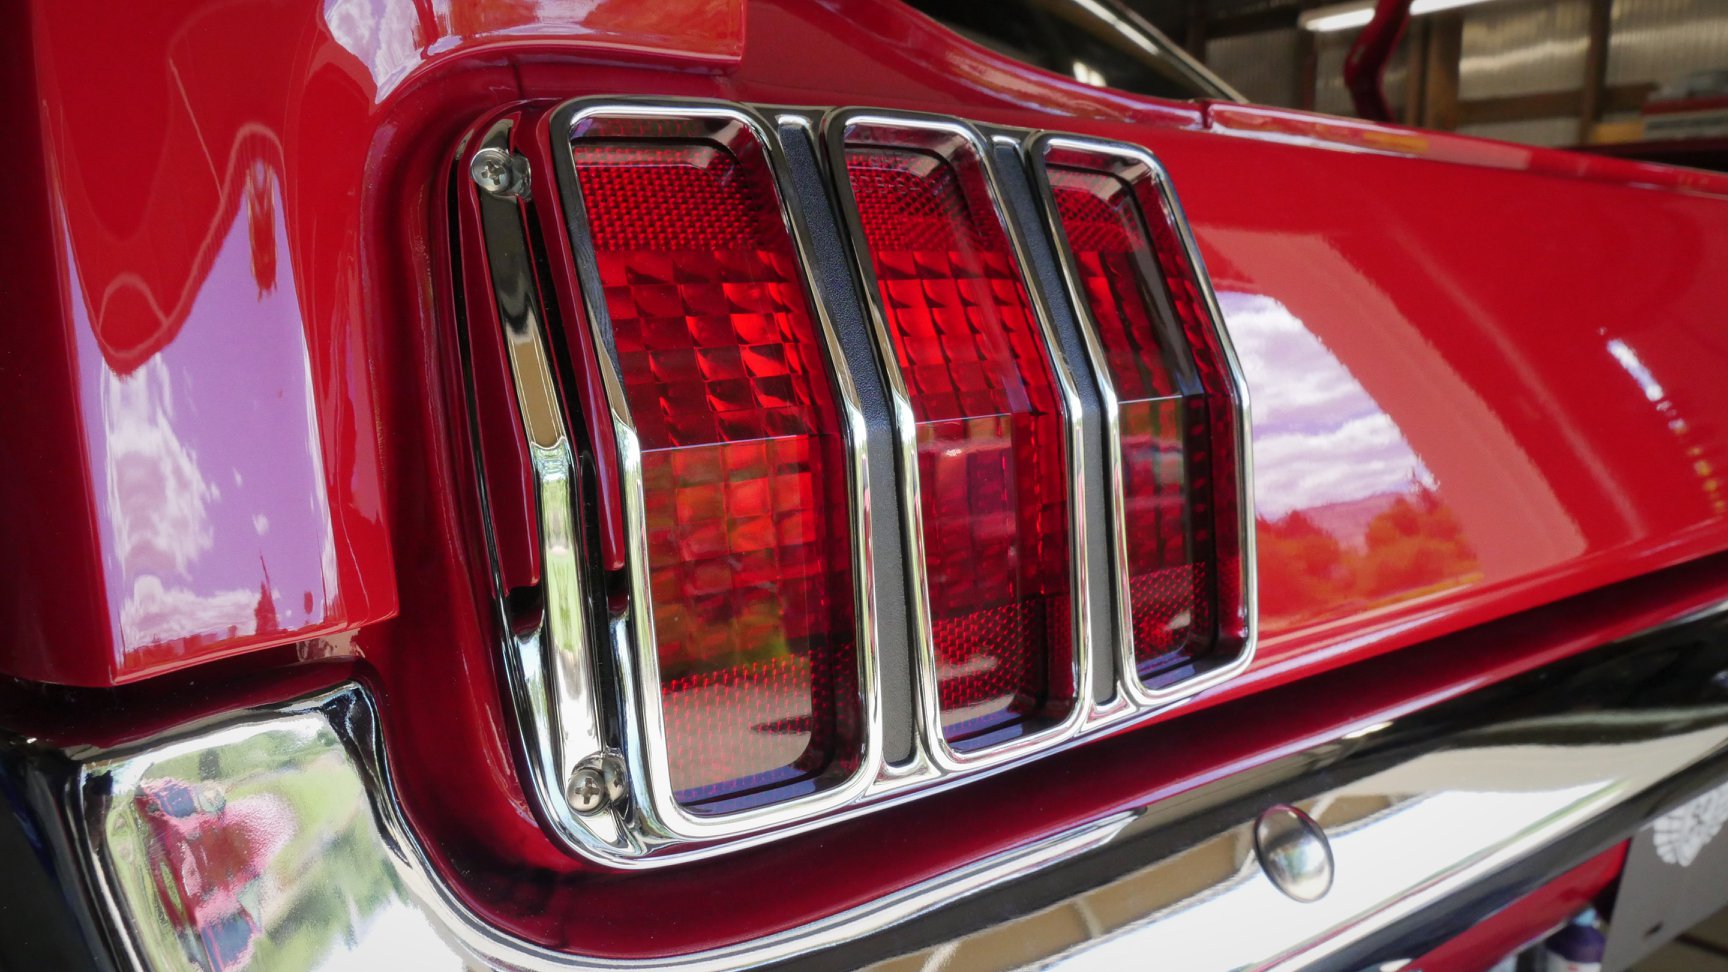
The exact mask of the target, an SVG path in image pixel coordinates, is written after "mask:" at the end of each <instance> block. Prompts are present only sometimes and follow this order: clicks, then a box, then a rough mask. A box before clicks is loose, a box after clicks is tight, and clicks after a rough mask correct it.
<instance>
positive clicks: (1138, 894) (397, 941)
mask: <svg viewBox="0 0 1728 972" xmlns="http://www.w3.org/2000/svg"><path fill="white" fill-rule="evenodd" d="M1722 618H1723V615H1722V613H1720V612H1716V613H1712V614H1710V615H1708V616H1702V617H1695V618H1692V619H1689V620H1686V621H1683V622H1676V623H1675V624H1674V625H1670V626H1667V627H1665V628H1663V629H1662V630H1661V631H1658V632H1653V633H1651V634H1649V635H1645V636H1641V637H1640V638H1638V639H1634V640H1632V641H1629V642H1623V643H1620V644H1616V645H1610V646H1607V647H1604V648H1600V649H1597V650H1595V651H1592V652H1588V653H1586V654H1584V655H1582V656H1578V657H1576V658H1573V659H1569V660H1567V661H1565V662H1561V663H1558V664H1556V665H1552V666H1549V667H1548V668H1545V669H1541V670H1538V671H1536V672H1533V673H1530V674H1528V675H1524V676H1519V677H1518V678H1514V679H1511V680H1508V681H1506V682H1503V683H1500V684H1497V685H1494V686H1490V687H1487V688H1483V689H1480V690H1478V691H1476V692H1473V693H1471V694H1469V695H1465V696H1462V697H1459V698H1456V699H1453V700H1451V701H1447V702H1444V703H1441V704H1438V705H1434V706H1430V707H1428V708H1424V709H1420V710H1418V711H1415V712H1411V713H1408V714H1406V715H1402V716H1399V717H1397V718H1394V719H1390V720H1388V721H1385V722H1383V723H1381V724H1379V725H1374V726H1370V727H1369V728H1368V729H1365V730H1358V731H1356V732H1352V733H1350V734H1348V735H1346V736H1342V737H1339V738H1334V739H1328V740H1325V741H1322V742H1318V743H1315V744H1311V745H1307V746H1305V747H1303V748H1302V749H1300V751H1296V752H1293V753H1291V754H1290V755H1287V756H1285V757H1283V758H1280V759H1277V760H1274V761H1272V762H1269V763H1263V764H1260V765H1257V766H1253V767H1251V768H1244V769H1242V770H1241V771H1240V772H1236V773H1234V774H1232V775H1230V776H1227V777H1225V778H1223V779H1221V780H1219V781H1218V782H1216V783H1213V784H1210V785H1207V786H1204V787H1201V788H1198V789H1195V790H1190V791H1187V792H1184V793H1181V794H1179V795H1176V796H1172V797H1169V798H1167V799H1162V800H1159V801H1156V802H1152V803H1149V804H1147V805H1145V806H1141V807H1137V808H1134V809H1131V810H1127V811H1124V812H1120V813H1116V814H1114V815H1112V816H1108V817H1105V818H1103V819H1099V820H1097V821H1095V822H1093V823H1091V824H1089V825H1087V826H1085V827H1083V828H1080V829H1077V830H1074V831H1071V832H1068V833H1064V834H1062V835H1060V836H1057V837H1054V838H1050V839H1046V840H1043V841H1039V842H1036V843H1032V844H1028V845H1025V846H1022V847H1020V848H1017V849H1015V850H1013V851H1012V852H1009V853H1005V854H1003V855H1000V856H998V857H995V858H992V859H989V860H985V861H982V862H980V863H978V864H976V865H974V866H971V867H968V868H964V869H962V870H959V871H955V872H951V873H949V874H947V875H944V876H942V877H940V878H937V879H934V880H931V881H928V882H926V883H923V884H920V885H916V886H913V887H909V888H907V889H905V890H902V891H900V892H898V893H895V894H892V895H889V896H887V897H884V898H881V899H879V900H877V901H874V902H871V903H870V904H868V905H865V906H862V907H859V908H856V909H854V910H852V911H848V912H845V913H843V914H839V915H836V916H834V917H832V918H829V919H826V920H823V921H819V922H816V923H813V924H810V925H807V926H805V927H802V928H797V929H794V930H791V931H788V932H785V933H781V934H777V935H774V936H771V937H768V938H764V939H760V940H757V941H752V942H749V943H746V944H742V945H738V946H734V947H729V948H724V949H716V950H714V951H710V952H704V953H700V954H694V955H690V956H687V957H685V958H684V959H683V960H682V961H681V962H679V963H678V965H679V967H683V968H690V969H713V970H720V969H734V968H746V967H755V966H761V965H772V964H780V963H784V962H788V961H797V960H809V961H813V962H817V963H820V964H821V965H824V966H828V967H833V966H845V967H851V966H857V965H864V964H868V963H871V962H876V961H882V960H886V959H890V958H895V957H898V956H908V955H911V954H914V953H923V954H925V955H929V956H932V957H934V956H935V954H936V953H941V955H942V956H943V958H944V959H945V962H946V963H948V964H944V967H964V968H977V967H986V968H996V967H1010V966H1017V965H1024V964H1038V965H1041V966H1045V967H1049V966H1057V967H1064V968H1068V967H1072V968H1100V969H1106V968H1108V969H1114V968H1123V967H1131V966H1138V965H1140V964H1143V960H1144V958H1145V957H1146V956H1151V955H1165V956H1182V966H1183V967H1184V968H1194V969H1214V968H1215V969H1246V968H1297V967H1309V966H1323V967H1327V968H1335V967H1349V968H1361V967H1364V966H1368V965H1370V964H1377V963H1379V962H1383V961H1388V960H1393V959H1398V958H1409V957H1412V956H1414V955H1417V954H1420V953H1421V951H1423V950H1425V949H1426V948H1427V947H1430V946H1431V945H1433V944H1435V943H1437V942H1438V941H1440V940H1443V939H1444V938H1446V937H1449V936H1450V935H1451V934H1454V933H1456V932H1457V931H1459V930H1461V929H1462V928H1464V927H1466V926H1467V925H1468V924H1469V923H1471V922H1473V921H1475V920H1477V919H1478V918H1480V917H1481V916H1482V915H1484V914H1486V913H1487V912H1489V911H1491V910H1493V909H1494V908H1496V907H1498V906H1499V905H1500V904H1502V903H1504V902H1505V901H1506V900H1508V899H1509V898H1510V897H1511V896H1512V895H1514V894H1517V893H1520V892H1521V891H1523V890H1527V889H1528V888H1531V887H1534V886H1536V885H1538V884H1540V883H1542V882H1543V881H1544V880H1545V879H1547V878H1548V877H1550V876H1552V875H1554V874H1556V873H1559V872H1560V871H1562V870H1564V869H1565V868H1567V867H1569V866H1571V865H1572V864H1575V863H1577V862H1578V861H1579V860H1582V859H1584V858H1585V857H1586V856H1588V855H1590V854H1592V853H1595V852H1596V851H1598V850H1599V849H1601V848H1602V847H1604V846H1607V845H1608V844H1610V843H1612V842H1613V841H1615V840H1618V839H1621V838H1623V837H1624V836H1626V835H1627V834H1629V833H1630V832H1631V831H1632V830H1634V829H1636V827H1637V826H1638V825H1639V824H1640V823H1641V822H1643V821H1644V820H1646V819H1648V818H1649V817H1650V816H1652V815H1653V814H1655V813H1656V812H1658V811H1660V810H1661V809H1664V808H1665V807H1667V806H1669V805H1671V804H1673V803H1676V802H1678V801H1679V800H1681V799H1683V798H1684V797H1686V796H1688V795H1690V793H1691V792H1693V791H1694V790H1696V789H1698V788H1700V787H1701V786H1703V785H1704V784H1706V783H1708V782H1713V781H1715V780H1716V779H1718V778H1719V777H1720V776H1721V775H1723V774H1725V773H1728V691H1724V689H1723V687H1722V685H1721V684H1720V683H1719V682H1718V681H1716V680H1715V679H1714V676H1715V675H1716V673H1718V672H1722V671H1724V669H1728V625H1725V624H1724V622H1723V620H1722ZM1315 704H1325V700H1324V699H1320V698H1316V699H1315ZM374 706H375V703H374V701H373V699H372V697H371V695H370V694H369V693H368V692H367V691H366V690H365V689H364V688H363V687H361V686H359V685H356V684H348V685H343V686H340V687H338V688H336V689H334V690H331V691H328V692H325V693H323V694H320V695H317V696H314V697H311V698H306V699H303V700H300V701H297V702H293V703H290V704H285V705H281V706H274V707H268V708H259V709H254V710H248V711H244V712H239V713H235V714H233V715H231V716H229V717H225V718H222V719H220V720H216V721H211V722H206V723H202V724H195V725H190V726H186V727H184V728H182V729H180V730H177V731H175V732H173V733H170V734H166V735H163V736H159V737H156V738H153V739H150V740H147V741H145V742H143V743H141V744H139V745H134V746H127V747H125V748H122V749H115V750H111V751H97V750H79V749H74V750H60V749H44V748H43V747H41V746H39V745H33V744H31V743H30V742H28V741H27V740H23V739H19V738H16V737H11V738H7V739H5V740H4V742H3V743H0V783H3V784H4V788H3V790H4V792H5V793H6V795H7V797H8V804H9V809H10V810H11V813H10V814H7V815H5V817H4V818H0V849H3V848H4V847H6V846H9V845H13V844H16V845H18V846H22V847H28V848H29V850H30V851H31V852H32V853H31V854H30V856H29V857H28V858H25V857H20V856H17V855H8V856H9V857H10V858H11V859H13V860H15V861H16V863H15V864H14V863H4V864H0V866H3V867H5V868H6V869H7V870H8V871H15V872H17V873H15V874H7V875H5V877H6V881H5V882H0V883H5V884H9V885H13V886H14V887H15V889H27V888H30V887H34V888H36V889H37V890H36V891H35V892H32V891H29V890H24V891H16V890H15V891H14V892H12V893H14V894H20V893H21V894H32V893H35V894H47V895H50V896H51V897H53V898H54V900H55V904H56V907H54V908H51V909H49V910H51V911H53V912H55V914H54V915H53V916H50V917H51V920H50V919H43V922H44V923H43V924H40V925H38V926H36V932H37V938H38V940H40V939H42V938H43V937H44V936H47V937H52V936H53V935H54V934H57V933H55V932H53V931H52V930H51V929H50V928H49V924H51V923H53V922H58V923H59V924H58V925H56V926H55V927H60V926H64V928H65V929H67V930H66V931H65V932H64V933H63V937H65V938H66V939H67V940H68V942H69V943H75V944H76V945H77V946H78V947H80V948H82V949H83V950H84V952H85V954H83V955H81V956H80V959H87V960H88V962H89V964H92V965H94V966H97V967H101V966H105V965H120V966H139V967H146V968H158V969H196V968H207V967H253V968H282V967H287V968H330V967H336V966H342V967H412V968H426V969H439V968H443V969H463V968H472V967H476V966H479V967H498V968H510V969H545V970H553V969H559V970H567V969H627V968H648V967H654V968H664V967H666V965H667V963H666V962H665V961H663V960H662V961H655V962H625V961H616V960H609V959H601V958H589V957H583V956H580V955H569V954H564V953H558V952H552V951H548V950H546V949H543V948H540V947H537V946H535V945H533V944H530V943H527V942H523V941H520V940H516V939H513V938H511V937H508V936H506V935H504V934H502V933H500V932H499V931H497V930H496V929H494V928H492V927H489V926H488V925H487V924H486V923H485V922H484V921H483V920H481V919H480V918H479V917H478V916H476V915H475V914H474V913H472V912H471V911H469V910H468V909H467V908H465V907H464V906H463V904H462V903H460V902H459V901H458V900H457V899H456V897H455V896H454V895H453V894H452V893H451V891H450V890H449V889H448V888H447V887H446V886H444V885H443V884H442V883H441V882H440V880H439V879H438V878H437V877H436V876H435V875H434V873H433V871H432V870H431V869H430V867H429V865H428V862H427V859H426V856H425V853H424V851H423V849H422V848H421V846H420V844H419V843H418V840H417V838H416V837H415V835H414V834H413V833H411V832H410V831H409V829H408V828H407V826H406V825H405V824H404V822H403V818H402V815H401V812H400V809H399V808H398V806H397V803H396V800H395V798H394V795H393V789H392V786H391V780H390V775H389V768H388V764H387V762H386V761H385V759H384V749H383V745H382V739H381V736H380V732H379V728H378V719H377V715H376V711H375V707H374ZM1179 721H1180V720H1178V723H1173V725H1175V724H1179ZM187 801H191V802H190V803H187ZM164 802H176V803H177V807H176V810H177V815H176V814H167V815H165V814H164V813H162V812H159V811H157V810H154V809H152V808H153V807H159V806H160V805H162V804H163V803H164ZM1280 802H1288V803H1294V804H1297V805H1298V806H1301V807H1302V808H1304V809H1306V810H1307V811H1308V812H1309V813H1310V814H1312V816H1313V817H1314V818H1315V819H1316V820H1318V821H1319V822H1320V824H1321V825H1322V826H1323V827H1324V828H1325V830H1326V833H1327V835H1328V837H1329V839H1330V842H1331V848H1332V852H1333V855H1334V857H1335V862H1336V863H1335V881H1334V884H1333V887H1332V889H1331V891H1330V892H1329V893H1328V894H1326V895H1325V896H1324V897H1323V898H1321V899H1320V900H1319V901H1316V902H1313V903H1301V902H1298V901H1295V900H1293V899H1291V898H1289V897H1286V896H1284V895H1283V894H1282V893H1280V892H1279V891H1278V890H1277V889H1276V888H1275V887H1274V885H1273V884H1272V883H1271V882H1270V880H1268V878H1267V877H1266V876H1265V875H1264V874H1263V873H1262V871H1261V869H1260V867H1259V865H1258V863H1257V859H1256V856H1255V853H1254V850H1253V838H1252V834H1251V829H1252V825H1253V821H1254V820H1255V819H1256V817H1257V816H1258V815H1259V813H1260V812H1261V811H1262V810H1263V809H1265V808H1266V807H1267V806H1269V805H1272V804H1275V803H1280ZM188 807H190V808H191V809H188ZM170 818H172V819H170ZM192 843H198V844H199V845H200V846H201V847H203V848H205V851H203V852H202V853H203V854H204V856H203V857H200V858H199V860H200V861H201V862H202V863H201V864H200V865H199V866H191V865H189V864H188V863H186V862H188V861H191V860H193V857H192V853H193V852H192V850H191V849H189V845H190V844H192ZM219 845H220V846H231V847H244V848H247V849H248V850H247V854H246V855H243V856H244V858H245V859H244V860H235V861H229V862H226V863H222V864H220V865H219V866H218V865H213V864H211V863H210V862H209V861H210V858H209V856H208V848H209V847H212V846H219ZM217 871H219V872H220V874H216V873H215V872H217ZM31 881H34V882H35V883H34V885H32V884H31V883H30V882H31ZM5 894H6V892H0V905H5V904H7V903H6V902H5V901H4V900H3V899H4V896H5ZM35 903H36V904H37V905H41V902H40V901H37V902H35ZM8 911H10V912H11V913H12V914H14V915H16V914H18V913H19V912H18V911H17V910H16V909H15V908H12V907H11V906H10V905H8V906H7V907H0V916H3V915H4V914H5V913H7V912H8ZM1004 914H1008V915H1014V916H1016V917H1014V918H1011V919H1009V920H1007V921H1003V920H1002V919H1001V916H1002V915H1004ZM8 932H9V930H8V929H7V928H5V927H4V918H3V917H0V966H9V965H10V963H11V962H12V961H16V960H17V958H18V956H17V955H16V954H15V953H16V952H17V945H16V943H15V942H10V941H9V939H11V938H12V937H13V936H11V935H10V934H9V933H8ZM67 947H68V948H71V947H73V945H71V944H68V945H67ZM909 961H911V960H909ZM952 963H958V964H952ZM62 964H64V963H62ZM906 967H916V965H915V964H914V965H908V966H906Z"/></svg>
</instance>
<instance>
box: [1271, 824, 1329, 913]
mask: <svg viewBox="0 0 1728 972" xmlns="http://www.w3.org/2000/svg"><path fill="white" fill-rule="evenodd" d="M1254 853H1255V855H1256V856H1257V857H1259V858H1260V867H1261V869H1262V870H1264V871H1265V872H1266V876H1267V877H1268V878H1270V879H1271V881H1272V883H1273V884H1274V885H1276V886H1277V888H1278V890H1280V891H1282V892H1284V893H1285V894H1287V895H1289V896H1290V897H1292V898H1294V899H1296V900H1297V901H1303V902H1307V901H1319V900H1320V899H1321V898H1324V897H1326V892H1328V891H1330V890H1332V867H1333V863H1332V844H1331V842H1330V841H1328V840H1327V839H1326V831H1324V830H1322V829H1320V825H1319V824H1318V823H1315V822H1314V818H1313V817H1310V816H1308V815H1307V814H1305V813H1303V812H1302V811H1300V810H1298V809H1296V808H1295V807H1292V806H1290V805H1288V804H1279V805H1277V806H1275V807H1269V808H1267V810H1266V812H1264V813H1262V814H1261V815H1260V819H1259V820H1256V821H1255V822H1254Z"/></svg>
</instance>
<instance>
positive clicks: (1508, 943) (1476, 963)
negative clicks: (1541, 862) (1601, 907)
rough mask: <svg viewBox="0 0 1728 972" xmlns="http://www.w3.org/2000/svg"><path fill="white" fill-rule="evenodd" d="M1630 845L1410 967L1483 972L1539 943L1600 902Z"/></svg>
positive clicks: (1595, 860) (1607, 853)
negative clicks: (1572, 918) (1562, 925)
mask: <svg viewBox="0 0 1728 972" xmlns="http://www.w3.org/2000/svg"><path fill="white" fill-rule="evenodd" d="M1627 846H1628V845H1627V844H1624V843H1620V844H1615V845H1614V846H1613V847H1610V848H1608V849H1607V850H1605V851H1603V852H1602V853H1600V854H1598V855H1596V856H1595V857H1592V858H1590V859H1589V860H1587V861H1585V862H1584V863H1582V864H1580V865H1578V866H1577V867H1574V868H1573V869H1571V870H1570V871H1567V872H1566V873H1565V874H1562V875H1560V876H1559V877H1557V878H1555V879H1554V880H1552V881H1550V882H1548V883H1547V884H1544V885H1543V886H1541V887H1539V888H1537V889H1536V890H1534V891H1532V892H1530V893H1529V894H1526V895H1524V896H1523V897H1522V898H1518V899H1517V900H1515V901H1511V902H1509V903H1507V904H1506V905H1505V906H1504V907H1502V908H1501V909H1500V910H1499V911H1496V912H1494V913H1493V914H1492V915H1489V916H1488V917H1487V918H1485V919H1483V920H1482V921H1481V922H1480V923H1479V924H1477V925H1476V926H1475V927H1473V928H1471V929H1470V930H1469V931H1467V932H1465V933H1464V934H1462V935H1459V936H1458V937H1457V938H1454V939H1452V940H1451V941H1449V942H1447V943H1446V944H1444V945H1442V946H1440V947H1439V948H1436V949H1434V950H1433V951H1432V952H1429V953H1427V954H1425V955H1423V956H1422V957H1421V958H1419V959H1416V960H1415V961H1414V962H1411V963H1410V967H1411V968H1413V969H1421V970H1422V972H1481V970H1483V969H1487V968H1492V967H1493V966H1494V964H1495V963H1496V962H1499V961H1500V960H1501V959H1503V958H1505V957H1506V956H1508V955H1512V954H1515V953H1517V952H1519V951H1521V950H1522V949H1523V948H1524V947H1525V946H1526V945H1529V944H1530V943H1532V942H1535V941H1538V940H1540V939H1541V938H1542V937H1543V936H1544V935H1546V934H1548V932H1550V931H1552V930H1553V929H1554V927H1555V926H1556V925H1559V924H1561V923H1563V922H1565V921H1567V920H1568V919H1570V918H1571V917H1572V916H1573V915H1576V914H1578V913H1579V912H1581V911H1583V910H1584V909H1585V908H1589V907H1591V906H1592V905H1595V904H1597V903H1598V902H1599V901H1601V899H1602V897H1603V895H1604V893H1605V892H1606V891H1607V890H1608V889H1609V888H1610V887H1612V886H1613V884H1614V882H1615V881H1617V880H1619V879H1620V871H1621V869H1622V868H1623V867H1625V866H1626V849H1627Z"/></svg>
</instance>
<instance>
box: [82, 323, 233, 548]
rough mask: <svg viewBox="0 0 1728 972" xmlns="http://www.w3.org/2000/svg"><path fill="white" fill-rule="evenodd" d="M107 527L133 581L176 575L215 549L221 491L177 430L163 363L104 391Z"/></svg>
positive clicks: (110, 380) (113, 377)
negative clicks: (214, 515)
mask: <svg viewBox="0 0 1728 972" xmlns="http://www.w3.org/2000/svg"><path fill="white" fill-rule="evenodd" d="M101 389H102V391H101V396H102V397H101V404H102V425H103V433H104V436H105V438H106V440H107V453H106V458H105V462H104V469H103V472H104V474H105V479H106V485H107V493H108V520H109V524H110V526H111V527H112V529H113V531H114V543H115V548H116V552H117V553H118V555H119V558H120V563H121V566H122V567H123V568H124V570H125V572H126V573H128V574H132V575H137V574H143V573H169V572H173V573H178V574H180V575H181V576H186V573H187V568H188V567H189V566H190V565H191V564H192V562H193V561H194V560H196V559H197V558H198V556H199V555H200V554H202V553H203V552H204V551H206V550H209V549H210V545H211V543H212V537H211V527H210V514H209V507H210V505H211V504H212V503H214V502H215V501H216V500H217V499H219V498H220V497H221V491H220V490H219V489H218V488H217V487H216V486H215V485H214V484H212V483H211V482H210V481H209V480H207V479H206V478H205V477H204V474H203V472H202V471H201V470H200V469H199V468H198V456H197V454H196V453H194V452H193V451H192V449H191V448H190V447H189V446H187V445H186V443H185V442H182V441H181V439H180V437H179V435H178V434H176V432H175V430H174V395H173V384H172V382H171V380H170V378H169V373H168V367H167V366H166V365H165V364H163V363H162V359H161V358H160V357H156V358H152V359H151V360H149V361H147V362H145V363H144V365H143V366H142V367H140V368H139V369H138V370H137V371H134V372H132V373H131V374H127V375H118V374H113V373H109V374H106V375H104V376H103V378H102V386H101Z"/></svg>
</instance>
